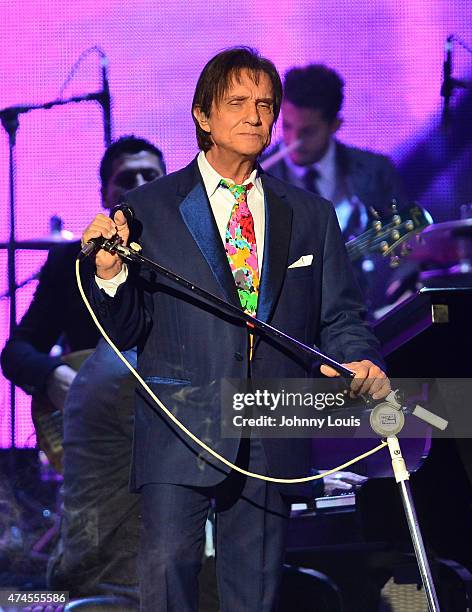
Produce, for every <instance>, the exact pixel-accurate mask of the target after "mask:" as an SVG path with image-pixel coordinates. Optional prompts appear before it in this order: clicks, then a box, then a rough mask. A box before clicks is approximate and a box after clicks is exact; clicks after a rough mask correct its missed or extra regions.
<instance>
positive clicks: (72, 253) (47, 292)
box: [1, 241, 100, 394]
mask: <svg viewBox="0 0 472 612" xmlns="http://www.w3.org/2000/svg"><path fill="white" fill-rule="evenodd" d="M79 250H80V243H79V242H76V241H74V242H71V243H67V244H61V245H57V246H55V247H53V248H52V249H51V250H50V252H49V254H48V258H47V260H46V263H45V264H44V266H43V268H42V270H41V275H40V278H39V284H38V287H37V289H36V292H35V294H34V297H33V300H32V302H31V304H30V306H29V308H28V310H27V312H26V314H25V315H24V317H23V318H22V320H21V322H20V323H19V325H18V326H17V327H16V329H14V330H13V332H12V335H11V338H10V339H9V340H8V342H7V343H6V345H5V348H4V350H3V352H2V356H1V363H2V368H3V373H4V375H5V376H6V377H7V378H8V379H10V380H11V381H12V382H13V383H15V384H16V385H18V386H20V387H22V388H23V389H24V390H25V391H26V392H27V393H30V394H36V393H43V392H44V390H45V382H46V378H47V377H48V375H49V374H50V373H51V372H52V370H54V368H56V367H57V366H58V365H60V364H61V360H60V359H59V358H56V357H50V356H49V352H50V350H51V348H52V347H53V346H54V345H55V344H57V343H58V342H59V341H61V343H62V344H63V345H64V346H65V347H66V348H67V349H68V350H71V351H78V350H82V349H89V348H94V347H95V345H96V344H97V341H98V338H99V335H100V333H99V331H98V329H97V328H96V326H95V324H94V323H93V321H92V319H91V317H90V314H89V313H88V311H87V309H86V308H85V305H84V303H83V301H82V298H81V297H80V294H79V290H78V288H77V283H76V279H75V259H76V257H77V254H78V252H79Z"/></svg>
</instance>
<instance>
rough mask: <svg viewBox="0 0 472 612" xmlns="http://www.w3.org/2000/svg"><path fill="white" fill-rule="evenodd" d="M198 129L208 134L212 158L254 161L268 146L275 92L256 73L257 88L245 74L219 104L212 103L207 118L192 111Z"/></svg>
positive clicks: (261, 75) (234, 83) (241, 75)
mask: <svg viewBox="0 0 472 612" xmlns="http://www.w3.org/2000/svg"><path fill="white" fill-rule="evenodd" d="M195 112H196V117H197V119H198V121H199V123H200V126H201V128H202V129H203V130H205V131H206V132H210V134H211V138H212V140H213V146H212V148H211V149H210V152H211V155H220V154H224V155H225V156H226V157H227V158H228V157H232V156H234V157H236V158H238V157H240V158H255V157H257V156H258V155H259V153H260V152H261V151H262V150H263V149H265V147H266V146H267V145H268V144H269V143H270V136H271V131H272V125H273V123H274V92H273V89H272V83H271V81H270V78H269V77H268V75H267V74H266V73H265V72H261V73H259V78H258V83H257V84H256V83H255V82H254V81H253V79H252V78H251V74H250V73H249V72H248V71H247V70H243V71H241V73H240V74H239V79H237V78H233V80H232V82H231V84H230V86H229V87H228V91H227V92H226V93H225V94H224V96H223V98H222V99H221V100H220V101H219V102H216V103H215V102H213V104H212V107H211V112H210V116H209V117H205V116H204V115H202V114H201V113H200V112H199V109H195Z"/></svg>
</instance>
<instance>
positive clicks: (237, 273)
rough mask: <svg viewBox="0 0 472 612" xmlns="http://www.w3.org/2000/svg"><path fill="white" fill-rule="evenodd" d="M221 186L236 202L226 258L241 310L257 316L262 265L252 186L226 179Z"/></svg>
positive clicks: (228, 228)
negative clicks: (250, 198)
mask: <svg viewBox="0 0 472 612" xmlns="http://www.w3.org/2000/svg"><path fill="white" fill-rule="evenodd" d="M220 185H221V186H222V187H224V188H225V189H229V190H230V191H231V193H232V194H233V196H234V198H235V200H236V202H235V204H234V206H233V209H232V211H231V217H230V219H229V222H228V227H227V228H226V235H225V249H226V255H227V256H228V262H229V265H230V267H231V272H232V273H233V278H234V282H235V284H236V288H237V290H238V295H239V300H240V302H241V306H242V307H243V309H244V312H246V313H247V314H250V315H251V316H255V314H256V311H257V298H258V296H259V264H258V261H257V246H256V234H255V232H254V219H253V217H252V214H251V211H250V210H249V207H248V205H247V192H248V191H249V190H250V189H251V187H252V186H253V185H252V183H248V184H247V185H235V184H234V183H229V182H228V181H225V180H224V179H222V180H221V181H220Z"/></svg>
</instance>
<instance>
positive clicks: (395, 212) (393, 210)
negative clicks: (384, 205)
mask: <svg viewBox="0 0 472 612" xmlns="http://www.w3.org/2000/svg"><path fill="white" fill-rule="evenodd" d="M397 204H398V202H397V200H396V199H395V198H392V204H391V206H390V208H391V210H392V214H394V215H396V214H397V212H398V207H397Z"/></svg>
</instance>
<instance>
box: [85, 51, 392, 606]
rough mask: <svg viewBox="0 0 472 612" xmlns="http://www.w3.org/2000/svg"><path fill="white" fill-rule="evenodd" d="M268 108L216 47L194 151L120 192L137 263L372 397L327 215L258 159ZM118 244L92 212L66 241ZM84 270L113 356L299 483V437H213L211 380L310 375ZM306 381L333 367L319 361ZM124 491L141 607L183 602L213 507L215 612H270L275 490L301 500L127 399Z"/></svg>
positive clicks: (230, 327) (247, 75)
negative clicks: (138, 531) (240, 316)
mask: <svg viewBox="0 0 472 612" xmlns="http://www.w3.org/2000/svg"><path fill="white" fill-rule="evenodd" d="M281 97H282V86H281V82H280V77H279V75H278V73H277V71H276V69H275V67H274V65H273V64H272V62H270V61H269V60H267V59H264V58H262V57H260V56H259V55H258V54H257V53H256V52H255V51H253V50H251V49H248V48H235V49H229V50H227V51H224V52H222V53H220V54H218V55H217V56H215V57H214V58H213V59H212V60H210V61H209V62H208V64H207V65H206V66H205V68H204V69H203V71H202V74H201V75H200V78H199V80H198V83H197V87H196V91H195V95H194V100H193V104H192V114H193V118H194V121H195V125H196V131H197V140H198V144H199V147H200V149H201V152H200V153H199V155H198V156H197V158H196V159H195V160H194V161H193V162H192V163H191V164H190V165H189V166H187V167H186V168H184V169H183V170H180V171H178V172H175V173H173V174H170V175H168V176H167V177H165V178H163V179H160V180H159V181H158V182H155V183H151V184H150V185H147V186H145V187H143V188H139V189H137V190H135V191H132V192H130V193H129V194H127V198H126V199H127V202H128V203H129V204H130V205H131V206H132V207H133V208H134V210H135V213H136V218H137V220H138V221H139V226H140V227H141V232H140V236H139V239H140V242H141V245H142V247H143V252H144V253H145V254H146V256H147V257H149V258H151V259H153V260H155V261H158V262H159V263H160V264H161V265H163V266H165V267H167V268H170V269H171V270H173V271H174V272H175V273H177V274H179V275H181V276H183V277H185V278H187V279H188V280H189V281H191V282H192V283H194V284H196V285H199V286H201V287H202V288H204V289H206V290H207V291H210V292H211V293H213V294H215V295H217V296H219V297H221V298H223V299H225V300H226V301H228V302H229V303H231V304H233V305H235V306H238V307H240V308H242V309H244V310H245V311H246V312H248V313H249V314H253V315H256V314H257V317H258V318H259V319H261V320H262V321H266V322H269V323H270V324H271V325H273V326H275V327H277V328H280V329H282V330H283V331H284V332H286V333H288V334H289V335H291V336H293V337H295V338H297V339H298V340H300V341H302V342H304V343H306V344H311V345H313V344H317V345H318V346H320V347H321V348H322V349H324V350H325V351H327V352H329V353H330V355H332V356H333V357H334V358H336V359H338V360H339V361H342V362H344V363H346V364H348V367H350V368H351V369H352V370H354V371H355V372H356V375H357V377H356V379H355V381H354V382H353V389H354V391H355V392H359V391H362V392H366V393H370V394H371V395H372V396H373V397H374V398H381V397H384V396H385V395H386V394H387V393H388V391H389V382H388V379H387V378H386V376H385V374H384V373H383V372H382V370H381V368H380V367H379V364H381V361H380V358H379V353H378V346H377V341H376V340H375V338H374V337H373V336H372V334H371V332H370V330H369V328H368V326H367V325H366V324H365V323H364V321H363V316H364V312H365V311H364V307H363V305H362V301H361V299H360V297H359V293H358V289H357V287H356V284H355V282H354V280H353V276H352V271H351V269H350V265H349V262H348V260H347V256H346V253H345V249H344V244H343V240H342V236H341V233H340V230H339V226H338V223H337V221H336V215H335V212H334V209H333V207H332V205H331V204H330V203H329V202H328V201H326V200H323V199H322V198H320V197H317V196H314V195H313V194H310V193H308V192H306V191H303V190H301V189H298V188H296V187H293V186H290V185H288V184H286V183H283V182H282V181H280V180H278V179H275V178H273V177H270V176H268V175H265V174H263V173H262V171H261V170H260V169H259V167H258V166H257V163H256V160H257V157H258V155H259V154H260V153H261V151H263V149H264V148H265V147H267V146H268V144H269V142H270V137H271V131H272V127H273V124H274V122H275V120H276V119H277V116H278V114H279V110H280V104H281ZM313 204H315V205H313ZM156 211H159V212H158V213H156ZM116 233H118V234H119V236H120V237H121V238H122V240H123V242H125V243H126V242H127V240H128V237H129V228H128V225H127V223H126V220H125V218H124V216H123V215H122V213H121V212H118V213H116V214H115V216H114V219H110V218H108V217H106V216H105V215H98V216H97V217H95V219H94V220H93V221H92V223H91V224H90V225H89V226H88V227H87V229H86V230H85V232H84V234H83V237H82V241H83V243H86V242H88V241H89V240H90V239H92V238H95V237H99V236H104V237H111V236H113V235H115V234H116ZM95 266H96V277H95V280H94V281H92V284H91V287H92V291H91V294H92V302H93V304H94V308H95V310H96V312H97V314H98V315H99V317H100V318H101V320H102V322H103V323H104V325H105V327H106V328H107V330H108V332H109V334H110V335H111V337H112V338H113V339H114V340H115V341H116V342H117V343H118V345H119V346H120V348H122V349H126V348H128V347H131V346H133V345H138V367H139V370H140V372H141V375H142V376H143V377H144V379H145V380H146V381H147V383H148V384H149V385H150V387H151V388H152V389H153V390H155V391H156V393H157V395H158V396H159V397H160V399H161V400H162V401H163V402H164V404H165V405H166V406H167V407H168V408H169V409H170V410H172V412H173V413H174V414H176V415H177V417H178V418H179V419H180V420H181V421H182V422H183V423H184V424H185V425H186V426H187V427H188V428H189V429H190V430H191V431H192V432H194V433H195V434H196V435H197V436H198V437H199V438H202V439H204V440H205V441H206V442H207V443H208V444H209V445H210V446H211V447H212V448H214V449H215V450H216V451H217V452H219V453H220V454H221V455H223V456H224V457H226V458H227V459H228V460H229V461H231V462H233V463H237V465H239V466H240V467H242V468H245V469H247V470H249V471H251V472H257V473H259V474H264V475H270V476H275V477H281V478H294V477H299V476H301V475H304V474H307V473H308V472H309V468H310V456H311V441H310V440H296V441H294V440H289V439H264V440H260V439H257V438H256V437H255V436H254V435H251V434H250V433H249V435H247V436H246V437H241V438H224V437H222V436H221V432H220V405H219V387H220V382H221V380H222V379H225V378H235V379H247V378H248V377H254V378H264V377H266V378H267V377H272V378H282V377H287V378H305V377H309V376H310V375H311V373H312V369H313V364H312V363H311V362H310V360H308V359H306V358H304V357H303V356H301V355H298V354H296V353H295V352H294V353H292V352H290V351H288V350H286V349H281V348H280V347H279V346H277V345H276V344H274V343H273V342H272V341H271V340H270V339H268V338H265V337H256V338H253V337H252V336H251V335H250V334H248V331H247V327H246V326H245V325H244V324H242V323H241V322H240V320H237V319H236V318H233V317H231V316H226V315H222V314H220V313H219V312H218V311H217V310H216V309H215V308H214V307H212V306H211V305H209V304H206V303H204V302H202V301H201V300H197V299H195V297H194V296H192V294H190V293H189V292H187V291H185V290H184V289H182V288H180V287H179V286H178V285H176V284H174V283H173V282H172V281H171V280H163V279H162V278H156V277H155V275H153V274H152V273H150V272H147V271H145V270H142V269H139V267H135V266H126V265H123V264H122V261H121V260H120V258H119V257H117V256H115V255H111V254H110V253H106V252H105V251H103V250H100V251H99V252H98V253H97V255H96V258H95ZM322 371H323V373H325V374H327V375H331V376H332V375H334V374H335V373H334V372H333V371H332V370H330V369H329V368H327V367H325V366H323V368H322ZM246 433H247V432H246ZM132 481H133V484H134V487H135V489H136V490H139V491H140V493H141V499H142V514H143V522H144V537H143V540H142V546H141V553H140V555H141V560H140V569H139V572H140V585H141V605H142V609H144V610H159V611H161V610H175V611H178V612H183V611H194V610H196V609H197V575H198V571H199V566H200V562H201V551H202V545H203V527H204V523H205V518H206V515H207V511H208V508H209V505H210V503H214V506H215V511H216V517H217V518H216V549H217V552H216V558H217V560H216V563H217V578H218V588H219V596H220V609H221V610H222V612H235V611H240V610H244V611H245V612H251V611H254V612H256V611H257V612H269V611H270V610H273V608H274V606H275V602H276V593H277V586H278V584H279V579H280V575H281V568H282V561H283V551H284V543H285V533H286V526H287V518H288V515H289V508H290V506H289V496H290V495H296V494H300V493H303V490H302V489H298V490H297V489H295V488H294V487H293V486H292V487H291V486H289V485H286V486H285V487H280V486H277V485H274V484H273V483H268V482H265V481H262V480H256V479H253V478H247V477H245V476H243V475H241V474H240V473H238V472H236V471H235V470H230V469H229V468H228V467H227V466H225V465H224V464H222V463H220V462H218V461H217V460H216V459H214V458H213V457H212V456H211V455H209V454H208V453H207V452H205V451H202V449H201V448H200V447H199V446H198V445H196V444H195V443H193V442H192V441H191V440H189V439H187V438H186V437H185V436H184V434H183V433H181V431H180V430H178V429H177V428H176V427H175V425H174V424H172V423H171V422H170V421H169V420H168V419H167V418H166V417H165V416H164V415H163V414H162V413H161V412H160V411H159V410H158V409H157V408H156V407H155V406H154V405H153V404H152V402H151V400H150V399H149V398H148V397H147V395H146V394H145V393H144V392H143V391H141V390H138V392H137V403H136V416H135V445H134V459H133V476H132Z"/></svg>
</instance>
